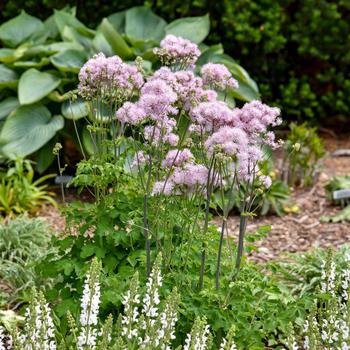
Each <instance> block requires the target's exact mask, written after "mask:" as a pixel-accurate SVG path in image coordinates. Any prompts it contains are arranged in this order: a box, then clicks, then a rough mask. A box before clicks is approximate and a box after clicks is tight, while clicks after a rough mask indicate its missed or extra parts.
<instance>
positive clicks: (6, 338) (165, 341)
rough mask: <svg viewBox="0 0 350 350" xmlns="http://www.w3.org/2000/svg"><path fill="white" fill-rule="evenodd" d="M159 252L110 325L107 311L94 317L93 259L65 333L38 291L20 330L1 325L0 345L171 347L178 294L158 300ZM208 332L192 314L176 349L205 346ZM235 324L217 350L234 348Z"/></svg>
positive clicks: (96, 272) (16, 348) (49, 349)
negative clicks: (189, 327) (143, 284)
mask: <svg viewBox="0 0 350 350" xmlns="http://www.w3.org/2000/svg"><path fill="white" fill-rule="evenodd" d="M160 264H161V257H160V256H159V257H158V259H157V260H156V262H155V264H154V267H153V269H152V271H151V274H150V276H149V278H148V281H147V284H146V292H145V294H144V296H143V298H141V294H140V286H139V281H138V275H137V273H136V274H135V275H134V277H133V278H132V281H131V284H130V289H129V290H128V291H127V293H126V294H125V295H124V297H123V305H124V310H123V313H121V314H119V317H118V320H117V322H116V323H115V324H113V318H112V316H109V317H108V318H107V319H106V320H105V321H104V322H102V321H101V320H100V317H99V306H100V282H99V277H100V269H101V264H100V262H98V261H97V260H96V259H94V260H93V261H92V264H91V267H90V269H89V272H88V274H87V276H86V278H85V283H84V290H83V295H82V298H81V312H80V317H79V320H78V322H76V320H75V319H74V318H73V316H72V315H71V314H70V313H68V314H67V318H68V324H69V331H68V334H65V335H64V334H59V330H58V328H57V327H56V326H55V324H54V321H53V315H52V311H51V309H50V306H49V304H48V303H47V302H46V300H45V298H44V296H43V294H42V293H41V292H40V293H37V292H36V291H34V292H33V299H32V303H31V304H30V306H29V307H28V308H27V310H26V312H25V321H24V325H23V327H22V328H21V329H14V330H13V331H12V332H10V333H9V334H6V332H5V330H4V329H3V328H0V349H1V350H39V349H40V350H56V349H62V350H63V349H70V350H107V349H114V350H122V349H123V350H126V349H128V350H134V349H135V350H136V349H147V350H151V349H152V350H157V349H158V350H164V349H169V350H171V349H175V347H173V344H175V343H176V336H175V326H176V322H177V319H178V305H179V300H180V299H179V294H178V292H177V290H176V289H174V290H173V292H171V293H170V294H169V295H168V297H167V298H166V299H165V300H164V302H162V301H161V299H160V294H159V288H160V287H161V285H162V275H161V271H160ZM211 342H212V337H211V334H210V327H209V325H208V324H207V322H206V320H205V319H204V318H197V319H196V320H195V322H194V324H193V327H192V330H191V332H190V333H188V334H187V336H186V339H185V343H184V345H183V347H182V346H181V345H179V346H176V349H177V350H180V349H183V350H209V349H211ZM235 349H236V345H235V342H234V328H233V327H232V329H231V330H230V332H229V333H228V336H227V338H223V339H222V340H221V345H220V350H235Z"/></svg>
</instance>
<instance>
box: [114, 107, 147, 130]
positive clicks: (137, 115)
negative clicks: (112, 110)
mask: <svg viewBox="0 0 350 350" xmlns="http://www.w3.org/2000/svg"><path fill="white" fill-rule="evenodd" d="M116 117H117V119H118V120H119V121H120V122H121V123H124V124H126V123H128V124H131V125H137V124H138V123H140V122H142V121H143V120H144V119H145V118H146V113H145V111H144V109H143V108H140V106H139V105H138V104H137V103H132V102H125V103H124V104H123V106H122V107H120V108H119V109H118V110H117V112H116Z"/></svg>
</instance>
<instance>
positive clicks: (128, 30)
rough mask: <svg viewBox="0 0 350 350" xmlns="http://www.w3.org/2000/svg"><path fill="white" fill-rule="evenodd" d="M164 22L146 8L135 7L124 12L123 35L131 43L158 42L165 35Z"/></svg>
mask: <svg viewBox="0 0 350 350" xmlns="http://www.w3.org/2000/svg"><path fill="white" fill-rule="evenodd" d="M165 27H166V22H165V21H164V19H163V18H161V17H158V16H157V15H156V14H154V13H153V12H152V11H151V10H150V9H149V8H148V7H144V6H137V7H133V8H131V9H130V10H128V11H126V14H125V34H126V36H127V37H128V39H129V40H130V41H131V42H135V43H137V42H139V41H155V42H159V41H160V40H161V39H162V38H163V37H164V35H165Z"/></svg>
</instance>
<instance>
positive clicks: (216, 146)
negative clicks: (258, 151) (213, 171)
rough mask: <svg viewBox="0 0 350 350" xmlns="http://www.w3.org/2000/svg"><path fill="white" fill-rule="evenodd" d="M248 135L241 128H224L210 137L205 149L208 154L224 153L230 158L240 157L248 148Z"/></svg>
mask: <svg viewBox="0 0 350 350" xmlns="http://www.w3.org/2000/svg"><path fill="white" fill-rule="evenodd" d="M248 144H249V142H248V137H247V134H246V133H245V132H244V130H242V129H241V128H237V127H230V126H222V127H221V128H220V129H219V130H218V131H216V132H214V133H213V134H212V135H211V136H209V137H208V139H207V141H206V142H205V147H206V148H207V150H208V154H209V155H210V156H211V155H212V154H213V153H215V152H218V153H221V152H222V153H224V154H225V155H228V156H238V155H239V154H240V153H243V152H245V150H246V149H247V147H248Z"/></svg>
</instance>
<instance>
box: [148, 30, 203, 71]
mask: <svg viewBox="0 0 350 350" xmlns="http://www.w3.org/2000/svg"><path fill="white" fill-rule="evenodd" d="M153 52H154V53H155V54H156V55H157V56H158V57H159V58H160V59H161V61H162V63H163V64H165V65H176V66H179V67H182V68H187V67H193V66H194V65H195V63H196V61H197V59H198V57H199V56H200V54H201V52H200V51H199V49H198V46H197V45H196V44H194V43H192V42H191V41H189V40H187V39H184V38H181V37H178V36H175V35H171V34H169V35H167V36H166V37H165V38H164V39H163V40H162V41H161V42H160V48H155V49H153Z"/></svg>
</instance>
